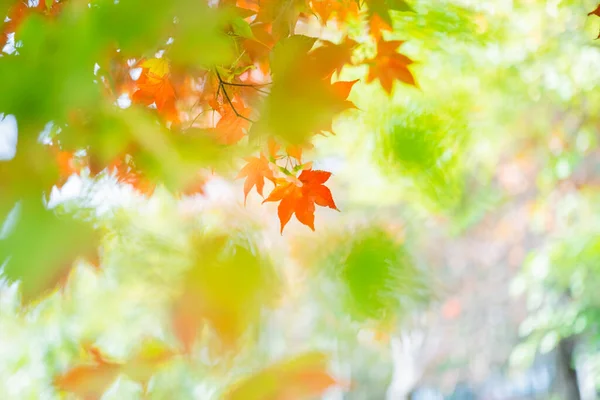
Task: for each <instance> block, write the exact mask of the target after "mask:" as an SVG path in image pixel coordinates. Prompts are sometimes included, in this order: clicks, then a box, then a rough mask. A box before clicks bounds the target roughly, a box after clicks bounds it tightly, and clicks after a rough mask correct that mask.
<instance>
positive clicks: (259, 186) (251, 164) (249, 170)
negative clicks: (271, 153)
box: [236, 153, 275, 204]
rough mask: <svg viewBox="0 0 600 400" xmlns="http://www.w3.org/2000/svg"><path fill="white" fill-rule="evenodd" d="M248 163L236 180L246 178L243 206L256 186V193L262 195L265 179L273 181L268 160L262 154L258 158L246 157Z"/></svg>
mask: <svg viewBox="0 0 600 400" xmlns="http://www.w3.org/2000/svg"><path fill="white" fill-rule="evenodd" d="M246 161H247V162H248V163H247V164H246V165H245V166H244V167H243V168H242V169H241V170H240V172H239V174H238V176H237V177H236V179H239V178H243V177H244V176H245V177H246V181H245V182H244V204H246V199H247V198H248V193H250V191H251V190H252V188H253V187H255V186H256V192H257V193H258V194H260V195H261V196H262V195H263V188H264V186H265V178H267V179H269V180H271V181H274V180H275V177H274V176H273V171H272V170H271V168H270V167H269V160H267V158H266V157H265V155H264V154H263V153H260V157H248V158H246Z"/></svg>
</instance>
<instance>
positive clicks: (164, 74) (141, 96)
mask: <svg viewBox="0 0 600 400" xmlns="http://www.w3.org/2000/svg"><path fill="white" fill-rule="evenodd" d="M141 67H142V74H141V75H140V77H139V79H138V80H137V82H136V84H137V87H138V90H137V91H135V92H134V93H133V96H132V97H131V100H132V101H133V102H136V103H140V104H144V105H146V106H149V105H150V104H152V103H154V104H156V110H157V111H158V113H159V114H161V115H163V116H164V117H165V118H166V119H167V120H168V121H172V122H179V115H178V111H177V108H176V107H175V99H176V97H175V89H173V85H172V84H171V81H170V80H169V64H168V62H167V61H166V60H164V59H161V58H152V59H150V60H146V61H144V62H143V63H141Z"/></svg>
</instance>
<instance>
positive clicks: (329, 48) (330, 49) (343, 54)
mask: <svg viewBox="0 0 600 400" xmlns="http://www.w3.org/2000/svg"><path fill="white" fill-rule="evenodd" d="M357 45H358V43H356V42H355V41H354V40H352V39H348V38H346V39H345V40H344V41H343V42H342V43H340V44H334V43H331V42H328V41H323V43H322V44H321V46H320V47H317V48H316V49H314V50H313V51H311V52H310V57H311V58H313V59H314V61H313V62H314V64H315V65H316V66H317V68H319V69H320V70H322V71H323V72H322V74H323V76H325V77H327V76H329V75H331V74H332V73H333V72H337V73H338V74H340V73H341V71H342V68H343V67H344V65H347V64H351V58H352V54H353V52H354V49H355V48H356V46H357Z"/></svg>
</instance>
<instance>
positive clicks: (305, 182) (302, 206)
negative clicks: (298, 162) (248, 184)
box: [263, 169, 338, 233]
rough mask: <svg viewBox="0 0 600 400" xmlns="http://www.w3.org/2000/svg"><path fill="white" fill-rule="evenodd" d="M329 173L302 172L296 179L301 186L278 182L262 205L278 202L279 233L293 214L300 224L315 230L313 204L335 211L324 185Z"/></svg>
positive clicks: (328, 191)
mask: <svg viewBox="0 0 600 400" xmlns="http://www.w3.org/2000/svg"><path fill="white" fill-rule="evenodd" d="M330 176H331V172H326V171H318V170H312V169H309V170H304V171H302V173H301V174H300V176H299V177H298V181H299V183H300V184H301V186H298V185H297V184H296V183H295V182H288V181H285V180H280V181H278V182H277V183H278V184H277V186H275V189H273V191H272V192H271V194H270V195H269V197H267V198H266V199H265V200H264V201H263V203H265V202H268V201H280V203H279V206H278V207H277V214H278V216H279V221H280V222H281V233H283V228H285V226H286V224H287V223H288V222H289V221H290V219H291V218H292V215H293V214H296V218H297V219H298V221H300V222H301V223H302V224H304V225H306V226H308V227H309V228H310V229H312V230H313V231H314V230H315V226H314V224H315V203H316V204H317V205H319V206H321V207H329V208H332V209H334V210H337V209H338V208H337V206H336V205H335V202H334V201H333V197H332V195H331V191H330V190H329V188H328V187H326V186H325V185H324V183H325V182H327V180H328V179H329V177H330Z"/></svg>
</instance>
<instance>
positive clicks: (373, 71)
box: [367, 40, 417, 94]
mask: <svg viewBox="0 0 600 400" xmlns="http://www.w3.org/2000/svg"><path fill="white" fill-rule="evenodd" d="M403 43H404V42H403V41H400V40H391V41H387V42H386V41H384V40H379V42H378V43H377V56H376V57H375V58H373V59H371V60H370V61H369V65H370V66H369V75H368V76H367V83H369V82H372V81H373V80H375V79H379V83H381V86H382V87H383V89H384V90H385V91H386V92H387V93H388V94H391V93H392V87H393V85H394V81H396V80H400V81H402V82H404V83H407V84H409V85H412V86H415V87H416V86H417V83H416V82H415V78H414V77H413V75H412V73H411V72H410V70H409V69H408V66H409V65H411V64H412V63H413V61H412V60H411V59H410V58H408V57H406V56H405V55H403V54H399V53H398V52H396V50H397V49H398V47H400V46H401V45H402V44H403Z"/></svg>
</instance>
